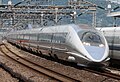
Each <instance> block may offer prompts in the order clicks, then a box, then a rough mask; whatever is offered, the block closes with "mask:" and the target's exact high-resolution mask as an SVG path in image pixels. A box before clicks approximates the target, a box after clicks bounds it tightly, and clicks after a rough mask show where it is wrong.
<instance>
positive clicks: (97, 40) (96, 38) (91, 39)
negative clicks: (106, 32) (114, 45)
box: [78, 31, 104, 46]
mask: <svg viewBox="0 0 120 82" xmlns="http://www.w3.org/2000/svg"><path fill="white" fill-rule="evenodd" d="M78 35H79V37H80V39H81V41H82V43H83V44H86V45H93V46H99V45H104V41H103V40H104V39H103V38H102V36H101V35H100V34H99V33H97V32H92V31H88V32H84V33H82V34H81V33H80V32H78Z"/></svg>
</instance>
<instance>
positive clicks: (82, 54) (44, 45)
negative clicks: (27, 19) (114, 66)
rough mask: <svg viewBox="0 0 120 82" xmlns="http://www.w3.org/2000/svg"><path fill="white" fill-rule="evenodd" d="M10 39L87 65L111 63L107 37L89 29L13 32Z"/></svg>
mask: <svg viewBox="0 0 120 82" xmlns="http://www.w3.org/2000/svg"><path fill="white" fill-rule="evenodd" d="M6 39H7V41H8V42H10V43H14V44H16V45H18V46H21V47H24V48H26V49H29V50H32V51H37V52H40V53H42V54H49V55H50V56H52V57H54V58H56V59H62V60H65V61H72V62H75V63H77V64H80V65H84V66H90V65H96V64H102V63H104V62H106V61H107V60H109V57H108V53H109V47H108V44H107V41H106V39H105V37H104V36H103V35H102V34H101V33H99V32H98V31H97V30H96V29H94V28H92V27H89V26H84V25H76V24H68V25H58V26H49V27H42V28H35V29H28V30H19V31H11V32H10V33H8V34H7V36H6Z"/></svg>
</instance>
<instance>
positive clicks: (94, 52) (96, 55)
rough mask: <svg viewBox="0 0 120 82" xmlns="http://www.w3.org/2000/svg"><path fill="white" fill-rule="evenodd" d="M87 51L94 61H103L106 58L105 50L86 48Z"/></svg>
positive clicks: (93, 47)
mask: <svg viewBox="0 0 120 82" xmlns="http://www.w3.org/2000/svg"><path fill="white" fill-rule="evenodd" d="M85 49H86V50H87V52H88V53H89V55H90V56H91V57H92V58H93V59H94V60H97V61H99V60H101V61H102V58H103V57H104V53H105V48H104V47H97V46H85Z"/></svg>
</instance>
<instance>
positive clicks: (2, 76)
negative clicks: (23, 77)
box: [0, 68, 19, 82]
mask: <svg viewBox="0 0 120 82" xmlns="http://www.w3.org/2000/svg"><path fill="white" fill-rule="evenodd" d="M0 82H19V80H17V79H16V78H14V77H12V76H11V75H10V74H9V73H8V72H6V71H5V70H4V69H2V68H0Z"/></svg>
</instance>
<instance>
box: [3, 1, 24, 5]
mask: <svg viewBox="0 0 120 82" xmlns="http://www.w3.org/2000/svg"><path fill="white" fill-rule="evenodd" d="M19 1H22V0H12V2H13V3H17V2H19ZM7 2H8V0H3V3H5V4H7Z"/></svg>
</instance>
